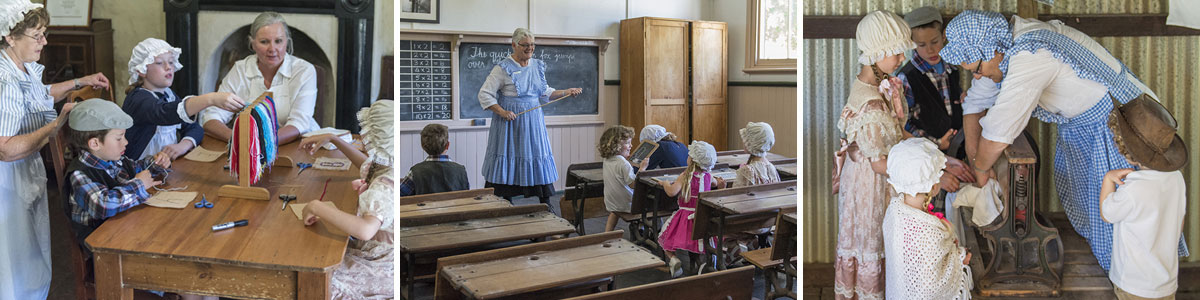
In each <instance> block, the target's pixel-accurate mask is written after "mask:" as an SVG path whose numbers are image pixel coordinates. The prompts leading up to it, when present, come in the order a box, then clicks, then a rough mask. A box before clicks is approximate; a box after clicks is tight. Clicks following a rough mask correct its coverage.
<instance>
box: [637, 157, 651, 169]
mask: <svg viewBox="0 0 1200 300" xmlns="http://www.w3.org/2000/svg"><path fill="white" fill-rule="evenodd" d="M649 166H650V158H645V159H642V162H641V163H639V164H638V170H642V171H645V170H646V167H649Z"/></svg>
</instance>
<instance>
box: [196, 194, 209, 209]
mask: <svg viewBox="0 0 1200 300" xmlns="http://www.w3.org/2000/svg"><path fill="white" fill-rule="evenodd" d="M201 207H203V208H212V207H213V203H212V202H208V195H202V196H200V202H196V208H201Z"/></svg>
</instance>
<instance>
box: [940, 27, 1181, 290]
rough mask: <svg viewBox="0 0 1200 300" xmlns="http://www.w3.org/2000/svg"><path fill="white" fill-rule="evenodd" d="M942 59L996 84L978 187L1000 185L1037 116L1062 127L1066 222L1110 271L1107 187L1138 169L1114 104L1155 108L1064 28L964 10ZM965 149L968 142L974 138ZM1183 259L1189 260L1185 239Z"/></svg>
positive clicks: (1061, 190)
mask: <svg viewBox="0 0 1200 300" xmlns="http://www.w3.org/2000/svg"><path fill="white" fill-rule="evenodd" d="M946 38H947V40H948V42H947V44H946V47H945V48H942V51H941V52H940V55H941V57H942V59H943V60H945V61H946V62H949V63H952V64H958V65H962V67H963V68H964V69H966V70H974V71H973V72H974V73H975V78H977V79H978V78H980V77H988V78H991V79H992V81H994V82H996V83H998V84H999V89H1000V92H999V94H998V95H997V96H996V98H995V100H994V101H995V102H994V104H993V105H992V106H991V108H989V109H988V110H987V112H986V115H985V116H984V117H983V118H981V119H980V120H979V123H980V126H981V127H982V128H983V130H982V132H981V133H980V136H981V137H982V139H978V140H979V145H978V147H975V148H977V149H978V150H976V154H975V157H971V160H972V161H973V162H972V166H974V168H975V178H976V181H975V182H976V184H979V185H982V184H985V183H987V180H988V178H990V177H994V174H992V173H993V172H991V171H990V169H991V166H992V165H993V164H994V163H995V162H996V159H997V158H999V156H1000V153H1001V151H1004V148H1007V147H1008V145H1009V144H1012V141H1013V140H1014V139H1016V138H1017V136H1019V135H1020V134H1021V132H1022V131H1023V130H1024V129H1025V125H1026V124H1027V123H1028V122H1029V118H1030V117H1031V116H1033V117H1037V118H1038V119H1041V120H1042V121H1044V122H1047V123H1055V124H1057V126H1056V127H1057V129H1058V140H1057V143H1056V145H1055V153H1054V168H1053V170H1054V188H1055V192H1057V193H1058V198H1059V200H1060V201H1061V202H1062V205H1063V208H1064V210H1066V212H1067V218H1068V219H1069V220H1070V221H1071V225H1073V226H1074V227H1075V230H1076V231H1078V232H1079V234H1080V235H1082V236H1083V237H1084V238H1085V239H1087V241H1088V244H1090V246H1091V248H1092V252H1093V253H1094V254H1095V255H1096V259H1097V260H1099V261H1100V266H1101V267H1103V268H1104V269H1105V270H1108V269H1109V266H1110V263H1111V255H1112V230H1113V227H1112V224H1109V223H1106V222H1104V221H1103V220H1102V219H1101V218H1100V207H1099V202H1097V201H1096V199H1099V197H1100V196H1099V193H1100V184H1101V183H1102V182H1103V180H1101V179H1102V178H1103V177H1104V174H1105V173H1107V172H1108V171H1109V170H1113V169H1122V168H1131V167H1132V166H1130V165H1129V163H1128V162H1126V161H1125V159H1124V158H1123V157H1122V155H1121V154H1120V152H1119V151H1117V147H1116V144H1114V142H1113V138H1112V131H1110V130H1109V129H1108V127H1107V121H1108V114H1109V112H1111V111H1112V109H1113V101H1114V100H1116V101H1119V102H1120V103H1127V102H1129V101H1131V100H1133V99H1134V98H1138V97H1149V98H1153V99H1155V100H1157V99H1158V97H1157V96H1155V95H1154V92H1152V91H1150V88H1148V87H1146V85H1145V84H1142V82H1141V81H1140V80H1138V79H1137V77H1136V76H1134V75H1133V72H1131V71H1130V70H1129V68H1127V67H1125V64H1123V63H1121V61H1119V60H1117V58H1115V57H1113V55H1112V54H1110V53H1108V51H1107V50H1105V49H1104V47H1102V46H1100V44H1099V43H1096V41H1094V40H1092V39H1091V37H1088V36H1087V35H1086V34H1084V33H1082V32H1079V30H1076V29H1074V28H1071V27H1068V26H1066V25H1064V24H1063V23H1062V22H1061V21H1057V20H1055V21H1050V22H1042V21H1038V20H1034V19H1025V18H1021V17H1019V16H1013V18H1012V23H1011V24H1010V23H1009V22H1008V21H1007V20H1005V19H1004V16H1002V15H1000V14H999V13H996V12H985V11H977V10H967V11H964V12H963V13H962V14H959V15H958V16H957V17H955V18H954V20H951V21H950V23H949V24H947V25H946ZM968 140H971V139H970V138H968ZM1179 254H1180V255H1181V256H1186V255H1187V247H1186V246H1185V245H1184V244H1183V240H1182V239H1180V244H1179Z"/></svg>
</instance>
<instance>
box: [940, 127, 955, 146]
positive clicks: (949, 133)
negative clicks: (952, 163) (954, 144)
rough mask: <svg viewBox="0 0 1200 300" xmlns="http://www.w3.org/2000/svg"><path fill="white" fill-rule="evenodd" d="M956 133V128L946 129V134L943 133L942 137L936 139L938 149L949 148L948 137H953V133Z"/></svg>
mask: <svg viewBox="0 0 1200 300" xmlns="http://www.w3.org/2000/svg"><path fill="white" fill-rule="evenodd" d="M957 133H958V130H954V129H950V130H946V135H943V136H942V138H940V139H938V150H942V151H946V149H950V139H953V138H954V135H955V134H957Z"/></svg>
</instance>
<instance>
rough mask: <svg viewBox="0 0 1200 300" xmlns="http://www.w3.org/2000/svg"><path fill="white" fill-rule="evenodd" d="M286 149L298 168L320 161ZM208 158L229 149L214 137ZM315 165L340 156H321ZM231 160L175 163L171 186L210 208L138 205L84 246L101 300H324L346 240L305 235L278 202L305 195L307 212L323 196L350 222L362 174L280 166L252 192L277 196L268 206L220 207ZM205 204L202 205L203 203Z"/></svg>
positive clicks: (320, 233)
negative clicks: (185, 297)
mask: <svg viewBox="0 0 1200 300" xmlns="http://www.w3.org/2000/svg"><path fill="white" fill-rule="evenodd" d="M297 145H298V143H292V144H288V145H283V146H282V147H280V149H279V153H280V155H286V156H290V157H291V158H292V159H294V160H295V161H296V162H301V161H304V162H312V161H313V160H314V157H312V156H310V155H308V153H307V152H306V151H299V149H297ZM202 146H203V147H204V148H206V149H221V148H222V147H224V143H223V142H220V141H216V140H215V139H212V138H208V139H205V140H204V142H203V143H202ZM318 155H319V156H329V157H343V156H342V155H341V153H340V152H337V151H326V150H321V151H320V152H319V153H318ZM226 158H227V156H224V157H222V158H220V159H218V160H217V161H214V162H209V163H202V162H195V161H189V160H186V159H180V160H176V161H175V162H174V165H173V166H172V169H173V170H174V171H173V172H172V173H171V175H170V176H169V177H168V178H167V182H168V183H169V184H170V187H183V186H187V191H197V192H200V193H202V194H212V197H208V200H209V201H210V202H212V203H213V204H214V207H213V208H193V207H192V206H188V207H186V208H183V209H168V208H157V207H150V206H148V205H139V206H137V207H134V208H132V209H130V210H128V211H125V212H123V213H120V214H118V215H117V216H116V217H113V218H111V219H108V220H107V221H106V222H104V225H102V226H100V228H99V229H97V230H96V231H95V232H93V233H92V234H91V236H89V237H88V238H87V243H88V245H90V247H91V249H92V251H93V252H94V253H95V268H96V290H97V294H98V298H99V299H132V298H133V289H152V290H160V291H171V292H185V293H190V294H202V295H216V296H224V297H245V298H287V299H294V298H299V299H328V298H329V297H330V291H329V280H330V275H331V274H332V271H333V269H334V268H338V267H339V265H340V264H341V262H342V255H343V254H344V253H345V252H346V245H347V235H346V234H345V233H342V232H339V231H337V230H336V229H334V228H332V227H329V225H327V224H325V223H323V222H319V223H317V224H316V225H313V226H304V223H302V222H301V221H300V220H299V219H298V218H296V215H295V214H293V213H292V212H291V208H288V209H287V210H280V207H281V204H282V202H281V200H279V198H278V197H277V196H278V195H279V194H280V193H287V194H295V195H300V196H299V198H298V199H296V201H295V202H298V203H306V202H309V201H312V200H314V199H316V198H317V197H318V195H321V191H322V186H323V185H324V183H325V179H327V178H328V179H331V180H332V181H330V182H329V187H328V191H327V193H326V194H325V200H330V201H333V202H335V203H336V205H337V207H338V209H341V210H342V211H345V212H348V213H352V214H353V213H355V212H356V211H357V210H358V197H357V194H356V193H355V191H354V189H353V188H352V187H351V186H350V181H352V180H354V179H357V178H358V171H357V169H355V168H350V170H346V171H323V170H317V169H313V170H308V171H305V172H304V173H303V174H302V175H300V176H297V174H296V173H297V171H296V168H291V167H283V166H275V167H273V168H272V170H270V172H269V173H267V174H264V175H263V179H262V180H261V181H260V182H259V183H258V184H257V185H256V186H260V187H265V188H267V190H268V191H270V193H271V198H270V199H269V200H268V201H261V200H247V199H234V198H222V197H218V196H217V189H218V187H220V186H221V185H225V184H237V181H236V179H235V178H234V177H232V176H230V175H229V172H228V171H227V170H222V166H224V165H225V163H226ZM198 200H199V199H197V201H198ZM241 219H247V220H249V221H250V224H249V225H247V226H243V227H235V228H232V229H226V230H223V231H218V232H213V231H212V229H211V227H212V226H213V225H216V224H220V223H225V222H231V221H236V220H241Z"/></svg>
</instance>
